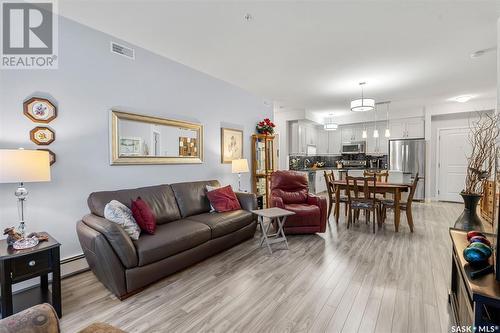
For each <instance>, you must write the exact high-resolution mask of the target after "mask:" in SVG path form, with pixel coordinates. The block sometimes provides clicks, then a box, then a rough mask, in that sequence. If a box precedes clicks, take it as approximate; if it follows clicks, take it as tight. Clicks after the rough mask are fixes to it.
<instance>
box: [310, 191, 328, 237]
mask: <svg viewBox="0 0 500 333" xmlns="http://www.w3.org/2000/svg"><path fill="white" fill-rule="evenodd" d="M307 204H308V205H314V206H318V207H319V211H320V214H321V215H320V221H319V223H320V225H319V229H320V230H319V232H325V231H326V220H327V203H326V198H325V197H320V196H317V195H314V194H311V193H308V194H307Z"/></svg>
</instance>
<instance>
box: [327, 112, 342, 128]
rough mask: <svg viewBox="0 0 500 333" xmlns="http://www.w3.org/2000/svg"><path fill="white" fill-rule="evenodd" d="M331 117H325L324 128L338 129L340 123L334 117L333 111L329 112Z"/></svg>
mask: <svg viewBox="0 0 500 333" xmlns="http://www.w3.org/2000/svg"><path fill="white" fill-rule="evenodd" d="M329 116H330V117H328V118H326V119H325V123H324V124H323V129H324V130H325V131H336V130H337V128H338V127H339V125H338V124H337V123H336V122H335V121H334V119H333V117H332V116H333V113H330V114H329Z"/></svg>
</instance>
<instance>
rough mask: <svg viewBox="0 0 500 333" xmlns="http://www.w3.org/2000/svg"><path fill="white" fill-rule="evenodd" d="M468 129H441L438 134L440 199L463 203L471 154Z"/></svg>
mask: <svg viewBox="0 0 500 333" xmlns="http://www.w3.org/2000/svg"><path fill="white" fill-rule="evenodd" d="M468 134H469V129H468V128H455V129H441V130H439V132H438V140H439V152H438V154H439V156H438V159H437V162H438V165H437V166H436V167H437V168H438V171H437V172H438V177H439V179H438V199H439V200H443V201H454V202H462V198H461V197H460V192H461V191H462V190H463V189H464V187H465V175H466V172H467V155H469V154H470V152H471V145H470V143H469V141H468Z"/></svg>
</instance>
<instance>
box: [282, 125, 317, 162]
mask: <svg viewBox="0 0 500 333" xmlns="http://www.w3.org/2000/svg"><path fill="white" fill-rule="evenodd" d="M316 127H317V126H316V125H314V124H310V123H308V122H306V121H300V120H299V121H292V122H290V123H289V131H290V133H289V146H288V150H289V153H290V154H306V153H307V146H308V145H311V146H316V145H317V141H318V130H317V128H316Z"/></svg>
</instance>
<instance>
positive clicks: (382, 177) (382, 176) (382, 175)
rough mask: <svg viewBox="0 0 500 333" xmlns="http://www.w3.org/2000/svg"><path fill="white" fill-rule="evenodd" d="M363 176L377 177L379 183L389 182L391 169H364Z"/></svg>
mask: <svg viewBox="0 0 500 333" xmlns="http://www.w3.org/2000/svg"><path fill="white" fill-rule="evenodd" d="M363 176H365V177H373V176H375V177H377V182H379V183H382V182H383V183H387V181H388V179H389V171H388V170H382V171H367V170H365V171H363Z"/></svg>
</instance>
